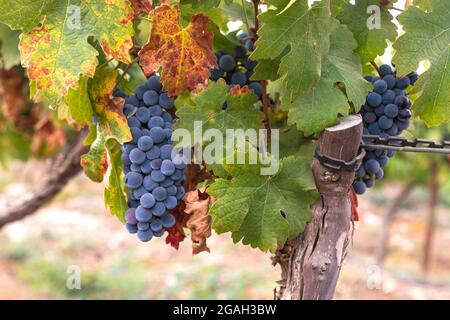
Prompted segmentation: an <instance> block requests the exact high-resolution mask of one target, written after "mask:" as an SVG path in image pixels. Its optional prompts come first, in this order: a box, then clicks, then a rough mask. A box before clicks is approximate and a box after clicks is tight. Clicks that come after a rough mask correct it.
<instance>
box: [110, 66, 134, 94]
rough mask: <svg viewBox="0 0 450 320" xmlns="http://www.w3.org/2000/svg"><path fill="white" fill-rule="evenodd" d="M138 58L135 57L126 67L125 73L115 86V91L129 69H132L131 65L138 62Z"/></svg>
mask: <svg viewBox="0 0 450 320" xmlns="http://www.w3.org/2000/svg"><path fill="white" fill-rule="evenodd" d="M137 60H138V58H137V57H136V58H134V59H133V60H132V61H131V62H130V63H129V64H128V65H127V67H126V68H125V70H123V73H122V74H121V75H120V78H119V80H117V82H116V85H115V86H114V89H113V92H114V90H116V89H117V87H118V86H119V84H120V83H121V82H122V80H123V79H124V78H125V76H126V75H127V73H128V71H130V69H131V67H132V66H133V64H135V63H136V62H137Z"/></svg>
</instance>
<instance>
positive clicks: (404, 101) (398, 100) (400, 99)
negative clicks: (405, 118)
mask: <svg viewBox="0 0 450 320" xmlns="http://www.w3.org/2000/svg"><path fill="white" fill-rule="evenodd" d="M394 103H395V104H396V105H397V106H399V107H400V108H402V107H404V106H405V105H406V104H407V103H408V99H407V98H406V97H405V96H403V95H398V96H396V97H395V100H394Z"/></svg>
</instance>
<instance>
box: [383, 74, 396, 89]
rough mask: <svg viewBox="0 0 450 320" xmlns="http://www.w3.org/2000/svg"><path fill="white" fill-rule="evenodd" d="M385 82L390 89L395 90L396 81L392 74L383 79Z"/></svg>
mask: <svg viewBox="0 0 450 320" xmlns="http://www.w3.org/2000/svg"><path fill="white" fill-rule="evenodd" d="M383 80H384V81H386V84H387V87H388V89H393V88H395V83H396V79H395V77H394V76H393V75H392V74H389V75H387V76H385V77H383Z"/></svg>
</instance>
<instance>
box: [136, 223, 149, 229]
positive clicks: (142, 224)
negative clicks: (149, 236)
mask: <svg viewBox="0 0 450 320" xmlns="http://www.w3.org/2000/svg"><path fill="white" fill-rule="evenodd" d="M137 228H138V230H140V231H145V230H148V229H149V228H150V224H149V223H148V222H138V224H137Z"/></svg>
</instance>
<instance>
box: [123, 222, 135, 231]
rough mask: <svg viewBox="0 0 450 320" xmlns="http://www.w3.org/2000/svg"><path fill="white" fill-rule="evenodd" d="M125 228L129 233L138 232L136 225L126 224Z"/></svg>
mask: <svg viewBox="0 0 450 320" xmlns="http://www.w3.org/2000/svg"><path fill="white" fill-rule="evenodd" d="M125 226H126V228H127V230H128V232H129V233H136V232H138V228H137V225H135V224H129V223H127V224H125Z"/></svg>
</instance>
